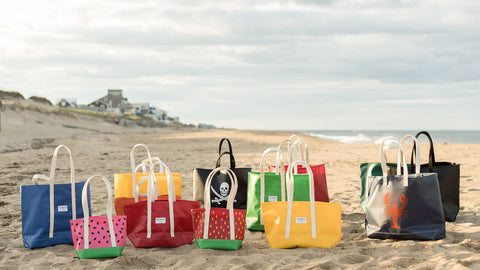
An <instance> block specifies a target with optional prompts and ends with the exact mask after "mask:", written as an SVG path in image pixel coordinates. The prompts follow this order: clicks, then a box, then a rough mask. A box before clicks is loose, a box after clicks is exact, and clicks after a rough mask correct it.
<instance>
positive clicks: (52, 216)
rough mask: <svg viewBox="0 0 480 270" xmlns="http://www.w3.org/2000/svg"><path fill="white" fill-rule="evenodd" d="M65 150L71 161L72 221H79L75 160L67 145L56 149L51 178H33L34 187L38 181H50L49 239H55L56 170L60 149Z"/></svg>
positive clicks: (43, 176)
mask: <svg viewBox="0 0 480 270" xmlns="http://www.w3.org/2000/svg"><path fill="white" fill-rule="evenodd" d="M62 148H63V149H65V150H66V151H67V153H68V156H69V160H70V184H71V190H72V192H71V193H72V219H77V204H76V200H75V168H74V167H73V158H72V152H71V151H70V149H69V148H68V147H67V146H65V145H63V144H62V145H59V146H57V148H55V151H54V152H53V157H52V164H51V166H50V177H47V176H45V175H43V174H35V175H34V176H33V177H32V182H33V184H34V185H38V180H44V181H48V183H49V184H50V231H49V233H48V237H49V238H53V228H54V222H55V206H54V183H55V170H56V168H57V156H58V151H60V149H62Z"/></svg>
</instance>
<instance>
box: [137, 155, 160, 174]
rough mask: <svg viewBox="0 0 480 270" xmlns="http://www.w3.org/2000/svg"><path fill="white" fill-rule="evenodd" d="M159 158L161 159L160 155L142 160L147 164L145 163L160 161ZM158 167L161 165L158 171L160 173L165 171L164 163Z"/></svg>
mask: <svg viewBox="0 0 480 270" xmlns="http://www.w3.org/2000/svg"><path fill="white" fill-rule="evenodd" d="M159 160H160V158H159V157H152V158H151V159H148V158H146V159H144V160H142V164H143V165H145V164H149V163H155V162H156V161H159ZM158 164H160V163H158ZM158 167H159V170H158V173H160V174H162V173H165V168H164V167H163V166H162V165H160V166H158ZM143 173H146V171H143Z"/></svg>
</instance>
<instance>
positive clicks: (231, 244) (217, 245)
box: [195, 239, 243, 250]
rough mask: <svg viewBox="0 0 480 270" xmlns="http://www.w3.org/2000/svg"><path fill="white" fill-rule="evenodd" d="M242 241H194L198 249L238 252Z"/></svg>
mask: <svg viewBox="0 0 480 270" xmlns="http://www.w3.org/2000/svg"><path fill="white" fill-rule="evenodd" d="M242 242H243V240H226V239H195V243H197V246H198V248H200V249H207V248H209V249H228V250H238V249H239V248H240V245H242Z"/></svg>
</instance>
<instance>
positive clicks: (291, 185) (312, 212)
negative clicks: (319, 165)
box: [285, 160, 317, 239]
mask: <svg viewBox="0 0 480 270" xmlns="http://www.w3.org/2000/svg"><path fill="white" fill-rule="evenodd" d="M297 165H302V166H304V167H305V168H307V173H308V182H309V195H310V220H311V224H312V238H317V227H316V224H315V189H314V186H313V185H314V184H313V172H312V169H311V168H310V166H309V165H308V163H306V162H305V161H303V160H297V161H294V162H292V163H291V164H290V165H289V166H288V169H287V201H288V210H287V225H286V228H285V238H286V239H287V238H290V226H291V219H292V204H293V194H294V180H295V178H294V177H293V168H296V167H297Z"/></svg>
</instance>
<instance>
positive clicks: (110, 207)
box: [82, 175, 117, 249]
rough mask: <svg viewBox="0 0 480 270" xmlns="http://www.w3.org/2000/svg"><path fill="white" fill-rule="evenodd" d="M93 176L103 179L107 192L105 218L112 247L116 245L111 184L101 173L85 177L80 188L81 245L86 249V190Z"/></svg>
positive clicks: (87, 218)
mask: <svg viewBox="0 0 480 270" xmlns="http://www.w3.org/2000/svg"><path fill="white" fill-rule="evenodd" d="M95 178H100V179H102V180H103V182H104V183H105V185H106V188H107V192H108V199H107V200H108V201H107V219H108V229H109V230H110V242H111V243H112V247H116V246H117V241H116V239H115V231H114V228H113V220H112V213H113V199H112V185H111V184H110V181H108V179H107V178H106V177H105V176H101V175H93V176H90V177H89V178H88V179H87V182H86V183H85V185H84V186H83V190H82V208H83V214H84V218H83V245H84V248H85V249H88V242H89V236H90V235H89V231H88V229H89V228H88V220H89V216H90V215H89V211H88V198H87V192H88V185H89V184H90V181H91V180H93V179H95Z"/></svg>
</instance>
